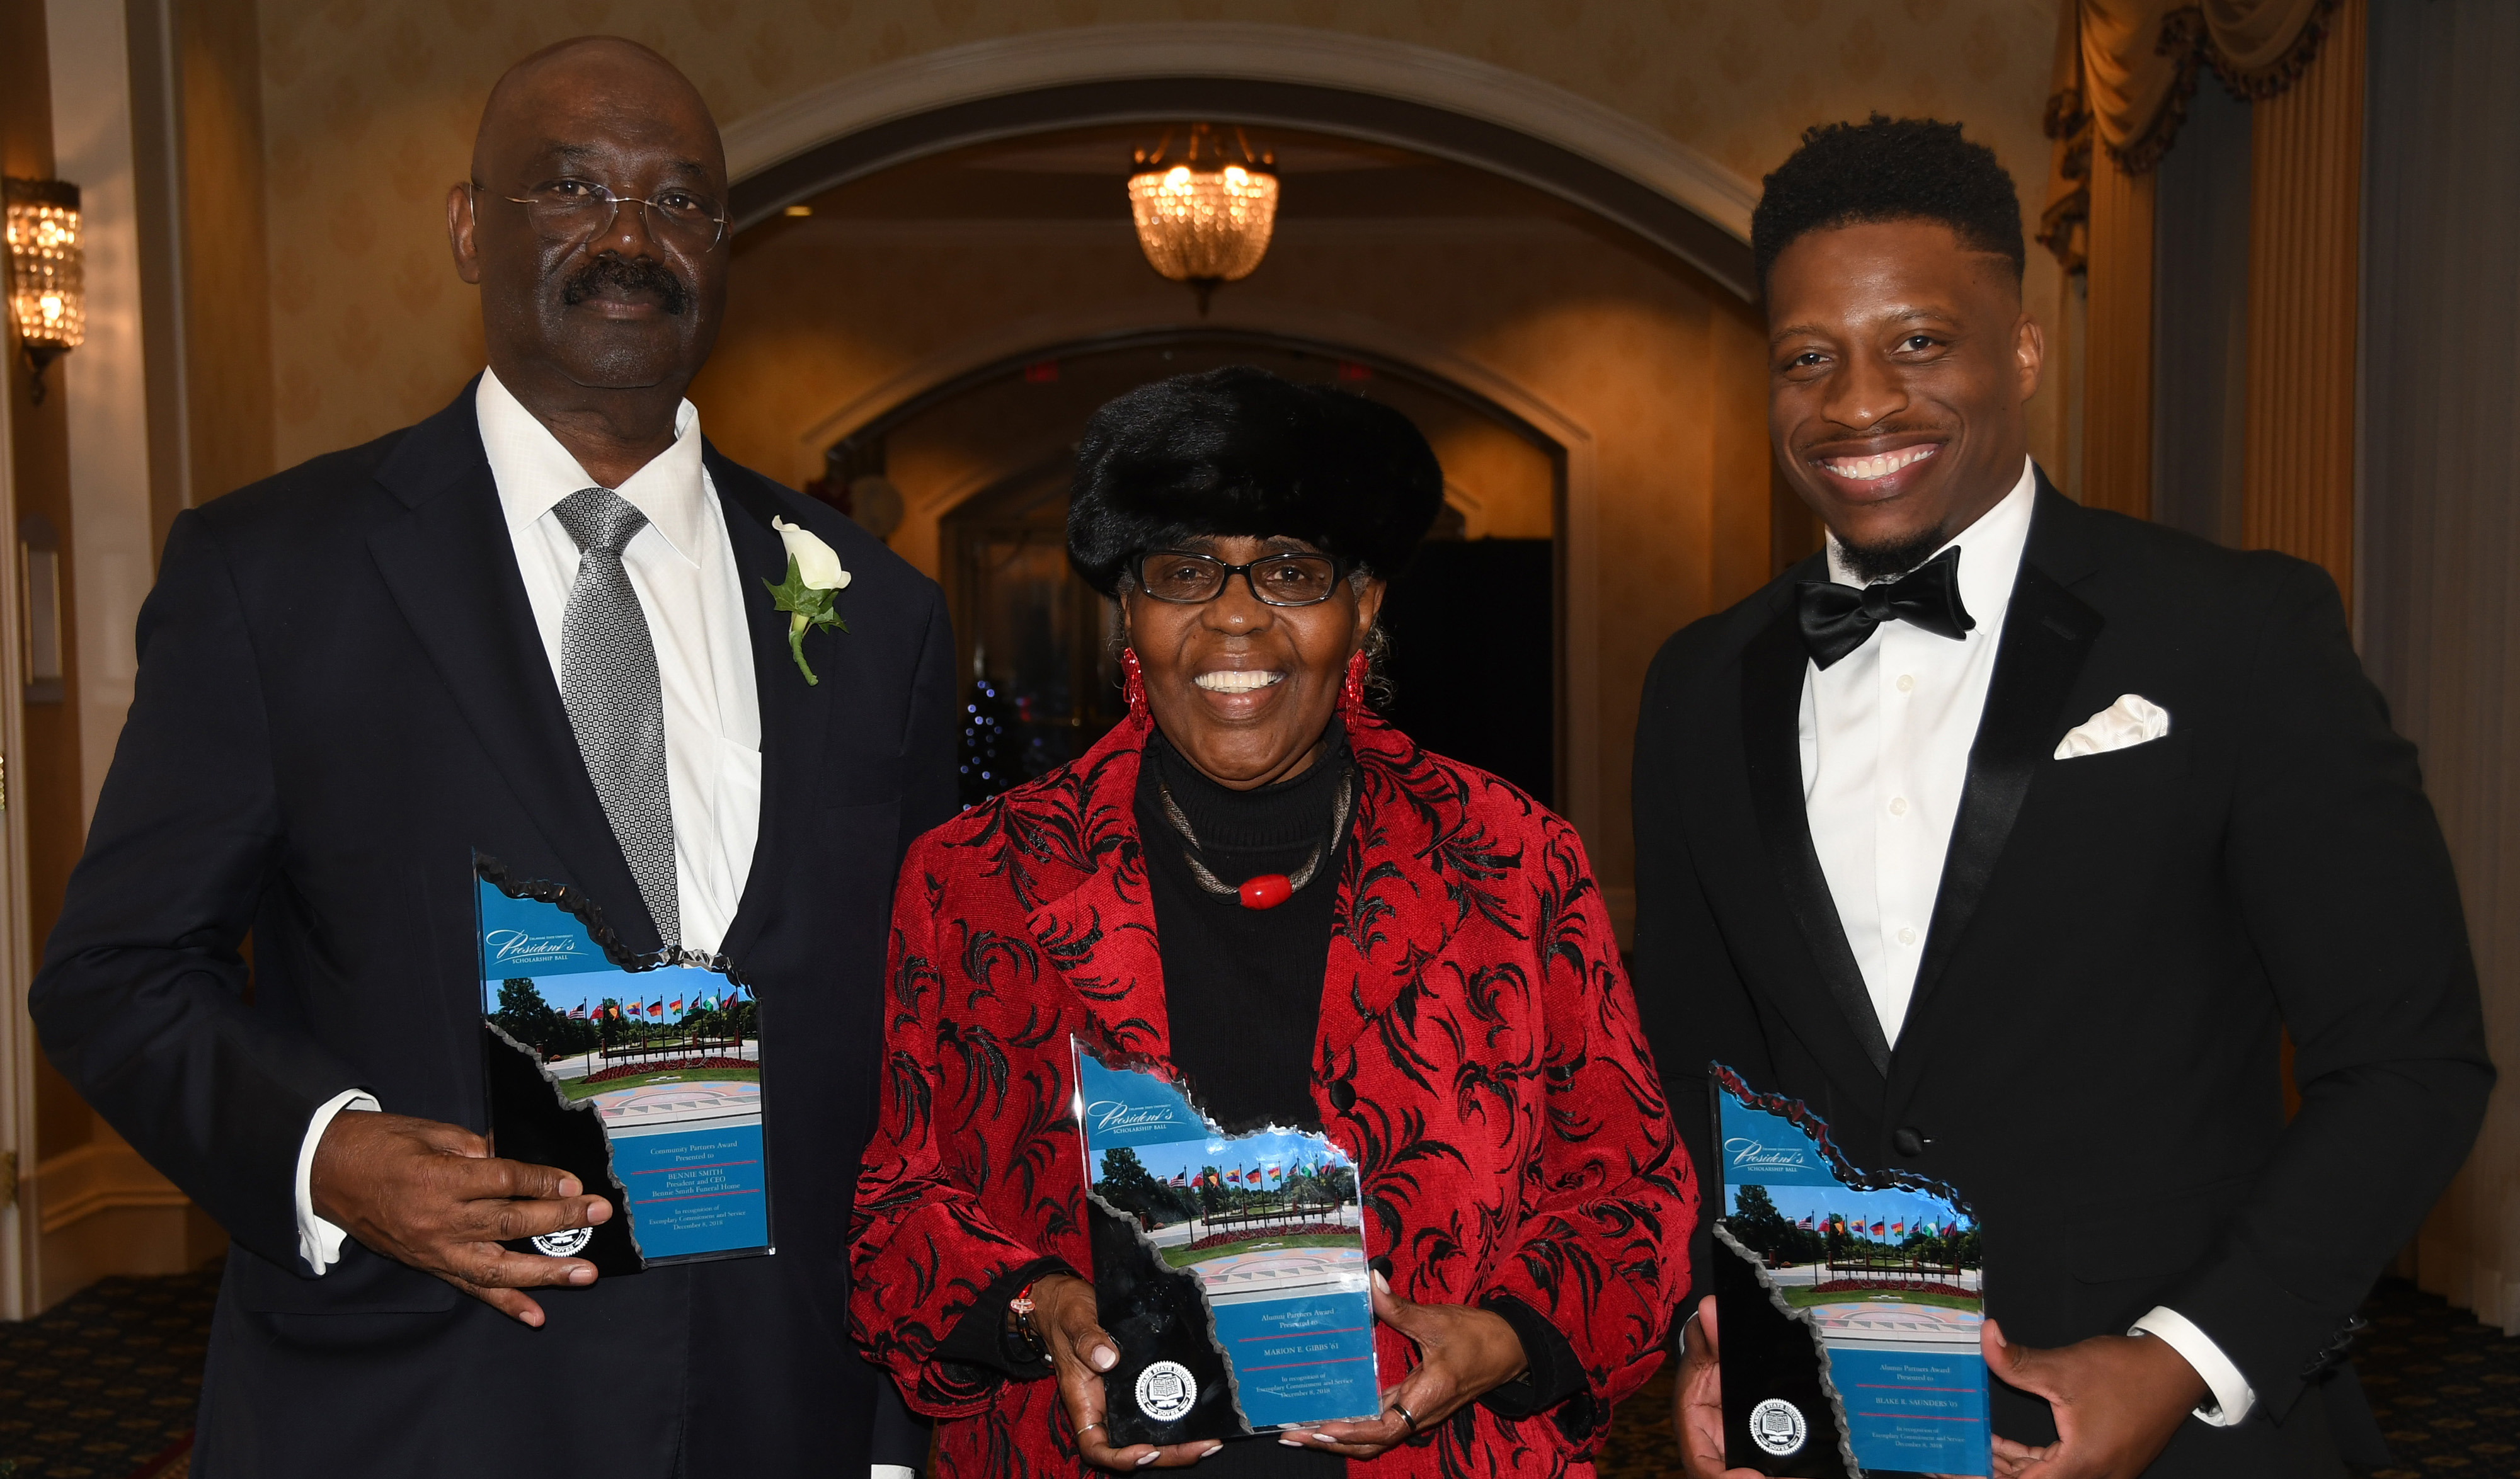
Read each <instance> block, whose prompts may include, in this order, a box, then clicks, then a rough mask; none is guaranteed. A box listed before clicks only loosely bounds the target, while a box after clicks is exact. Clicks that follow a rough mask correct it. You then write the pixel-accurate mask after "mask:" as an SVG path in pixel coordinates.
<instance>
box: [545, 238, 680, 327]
mask: <svg viewBox="0 0 2520 1479" xmlns="http://www.w3.org/2000/svg"><path fill="white" fill-rule="evenodd" d="M607 287H608V288H618V289H620V290H621V291H624V292H650V293H653V294H654V295H655V298H656V306H657V307H659V308H661V309H663V310H664V311H665V312H667V313H669V314H673V315H676V316H679V315H680V314H681V313H682V311H683V308H684V307H685V305H687V304H688V303H690V301H691V296H692V295H691V293H690V291H687V290H686V289H685V288H684V287H683V280H682V279H681V278H678V277H676V276H674V274H673V273H672V272H671V271H669V270H667V268H666V267H665V264H664V263H662V262H658V261H654V260H652V259H650V258H648V257H641V258H639V259H638V260H637V261H632V260H630V259H629V258H627V257H624V256H621V255H618V254H617V253H614V252H609V251H607V252H606V253H604V254H603V255H602V256H599V257H597V258H595V259H594V260H592V261H590V262H588V263H587V264H586V265H585V266H583V267H580V268H579V269H577V271H575V272H573V273H571V274H569V279H568V286H567V287H565V288H563V289H562V290H561V297H560V300H561V301H562V302H563V303H566V304H567V305H568V306H570V307H572V308H574V307H576V306H577V305H578V304H580V303H583V302H585V301H586V300H587V299H588V298H591V297H593V296H595V294H596V292H597V291H599V290H601V289H604V288H607Z"/></svg>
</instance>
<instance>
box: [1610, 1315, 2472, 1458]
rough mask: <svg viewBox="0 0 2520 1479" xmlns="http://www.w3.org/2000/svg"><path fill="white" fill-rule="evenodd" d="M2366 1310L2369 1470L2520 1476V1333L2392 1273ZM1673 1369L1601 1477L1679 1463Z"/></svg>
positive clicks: (1617, 1427)
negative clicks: (2379, 1463) (2375, 1451)
mask: <svg viewBox="0 0 2520 1479" xmlns="http://www.w3.org/2000/svg"><path fill="white" fill-rule="evenodd" d="M2363 1318H2364V1319H2366V1320H2368V1321H2370V1322H2371V1328H2370V1329H2369V1330H2368V1331H2366V1332H2364V1334H2363V1338H2362V1341H2361V1343H2360V1344H2359V1346H2358V1347H2357V1349H2356V1351H2355V1358H2354V1364H2355V1368H2356V1370H2357V1371H2358V1372H2359V1373H2360V1374H2361V1376H2362V1378H2363V1389H2364V1391H2366V1392H2367V1393H2369V1395H2370V1398H2371V1406H2372V1410H2373V1412H2376V1413H2377V1414H2378V1416H2379V1418H2380V1429H2381V1431H2382V1432H2384V1433H2386V1434H2387V1435H2388V1438H2389V1449H2390V1452H2391V1454H2392V1455H2393V1456H2394V1457H2396V1459H2397V1462H2398V1466H2397V1467H2395V1468H2384V1469H2377V1470H2371V1471H2368V1472H2367V1473H2366V1474H2365V1479H2429V1476H2438V1475H2453V1474H2454V1475H2459V1476H2461V1479H2468V1476H2474V1479H2485V1476H2487V1475H2493V1476H2496V1479H2506V1476H2520V1339H2512V1338H2509V1337H2506V1336H2504V1335H2503V1334H2502V1333H2501V1332H2500V1331H2499V1330H2497V1329H2494V1328H2493V1327H2492V1326H2489V1325H2481V1324H2478V1323H2477V1322H2475V1320H2474V1319H2472V1318H2471V1317H2470V1316H2469V1315H2468V1314H2467V1313H2466V1312H2465V1311H2463V1310H2453V1309H2452V1308H2450V1306H2449V1305H2447V1304H2445V1303H2443V1302H2442V1301H2441V1300H2439V1299H2437V1298H2435V1297H2433V1296H2432V1295H2430V1294H2425V1293H2421V1292H2419V1291H2418V1290H2417V1289H2416V1288H2415V1287H2414V1285H2412V1284H2408V1283H2402V1282H2400V1281H2398V1280H2395V1279H2390V1280H2387V1281H2384V1282H2383V1283H2382V1284H2381V1285H2380V1287H2379V1288H2378V1289H2376V1290H2374V1291H2373V1292H2372V1295H2371V1302H2370V1303H2369V1304H2367V1305H2365V1306H2364V1307H2363ZM1668 1372H1669V1368H1668V1367H1666V1368H1665V1369H1664V1370H1663V1371H1661V1372H1657V1373H1656V1374H1655V1376H1654V1379H1653V1380H1652V1381H1651V1382H1650V1383H1648V1384H1647V1385H1646V1387H1645V1389H1644V1390H1643V1391H1642V1392H1640V1393H1638V1394H1637V1395H1636V1396H1635V1397H1633V1398H1631V1399H1629V1400H1628V1401H1627V1402H1624V1403H1622V1404H1620V1406H1619V1412H1618V1419H1617V1421H1616V1422H1615V1423H1614V1424H1613V1425H1612V1427H1611V1431H1610V1439H1609V1442H1608V1443H1607V1444H1605V1445H1604V1446H1603V1448H1602V1453H1601V1457H1600V1459H1599V1462H1598V1472H1599V1474H1600V1479H1662V1476H1664V1475H1666V1474H1677V1473H1679V1472H1680V1451H1679V1449H1678V1448H1677V1447H1676V1446H1675V1445H1674V1444H1673V1442H1672V1436H1671V1378H1670V1375H1669V1374H1668Z"/></svg>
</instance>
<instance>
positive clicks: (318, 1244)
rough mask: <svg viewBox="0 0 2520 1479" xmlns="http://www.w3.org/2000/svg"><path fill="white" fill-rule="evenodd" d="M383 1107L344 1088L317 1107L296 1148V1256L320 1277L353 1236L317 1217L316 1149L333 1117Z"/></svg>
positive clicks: (369, 1096)
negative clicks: (342, 1240)
mask: <svg viewBox="0 0 2520 1479" xmlns="http://www.w3.org/2000/svg"><path fill="white" fill-rule="evenodd" d="M382 1108H384V1105H382V1104H380V1103H378V1102H377V1097H376V1096H375V1095H373V1094H370V1093H368V1092H367V1091H366V1090H364V1089H344V1090H342V1091H341V1092H340V1093H338V1094H337V1095H334V1096H333V1097H332V1098H328V1099H326V1100H325V1101H324V1102H323V1103H321V1104H318V1105H316V1106H315V1117H314V1118H312V1119H310V1120H308V1121H307V1122H306V1139H305V1140H303V1141H302V1142H300V1143H298V1146H297V1256H298V1257H299V1258H302V1259H304V1260H306V1266H307V1267H308V1268H309V1269H312V1270H313V1271H314V1272H315V1277H318V1278H321V1277H324V1271H325V1270H327V1269H330V1268H331V1267H333V1265H334V1264H336V1263H337V1262H339V1261H340V1257H341V1239H342V1238H344V1237H347V1236H349V1235H350V1234H348V1233H344V1232H342V1231H341V1230H340V1229H338V1228H337V1227H335V1226H333V1225H332V1224H331V1223H328V1222H326V1221H325V1220H324V1219H322V1218H320V1217H317V1216H316V1215H315V1147H316V1145H318V1144H319V1143H322V1142H323V1139H324V1132H325V1131H327V1130H330V1129H331V1128H333V1116H335V1115H337V1114H338V1113H340V1112H341V1111H342V1110H344V1109H367V1110H381V1109H382Z"/></svg>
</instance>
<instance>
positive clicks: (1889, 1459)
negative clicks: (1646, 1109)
mask: <svg viewBox="0 0 2520 1479" xmlns="http://www.w3.org/2000/svg"><path fill="white" fill-rule="evenodd" d="M1709 1078H1710V1081H1711V1087H1712V1090H1713V1096H1714V1099H1715V1105H1714V1107H1715V1111H1716V1112H1715V1115H1714V1121H1715V1123H1716V1126H1717V1130H1716V1141H1717V1143H1716V1144H1715V1145H1714V1147H1712V1148H1713V1151H1714V1156H1713V1161H1712V1163H1713V1164H1714V1165H1715V1166H1716V1167H1717V1168H1718V1172H1719V1174H1720V1176H1721V1178H1722V1186H1723V1196H1724V1203H1723V1214H1722V1216H1721V1218H1720V1219H1719V1220H1718V1221H1717V1223H1716V1226H1715V1243H1716V1247H1715V1255H1714V1258H1715V1269H1714V1275H1715V1279H1714V1282H1715V1291H1716V1306H1717V1317H1718V1326H1719V1329H1720V1330H1721V1333H1722V1343H1721V1353H1722V1361H1723V1367H1724V1415H1725V1429H1726V1459H1725V1461H1726V1463H1727V1465H1728V1466H1732V1467H1738V1468H1749V1469H1755V1470H1757V1471H1758V1472H1760V1473H1763V1474H1774V1475H1794V1476H1813V1479H1855V1476H1857V1475H1861V1474H1866V1473H1874V1474H1880V1473H1929V1474H1959V1475H1970V1474H1975V1475H1984V1474H1989V1473H1992V1472H1993V1465H1992V1459H1991V1455H1990V1438H1991V1429H1990V1428H1989V1427H1988V1424H1987V1370H1986V1360H1985V1357H1984V1355H1983V1354H1982V1352H1981V1347H1980V1345H1979V1330H1980V1328H1981V1327H1982V1326H1983V1325H1984V1324H1985V1322H1986V1270H1985V1258H1984V1255H1983V1253H1982V1251H1981V1241H1980V1233H1979V1229H1978V1223H1977V1218H1976V1216H1975V1215H1974V1214H1973V1213H1972V1212H1971V1211H1970V1210H1969V1208H1968V1205H1967V1204H1966V1203H1965V1202H1963V1201H1961V1200H1960V1199H1959V1197H1958V1194H1957V1193H1955V1192H1954V1191H1953V1190H1952V1188H1949V1187H1946V1186H1943V1185H1942V1184H1940V1183H1938V1182H1934V1181H1930V1180H1928V1179H1926V1178H1924V1177H1919V1176H1913V1175H1908V1174H1904V1173H1897V1172H1865V1171H1860V1170H1858V1169H1857V1168H1855V1167H1854V1166H1852V1165H1850V1164H1849V1163H1848V1162H1847V1160H1846V1159H1845V1157H1844V1156H1842V1155H1841V1154H1839V1153H1838V1150H1837V1147H1836V1146H1835V1145H1834V1144H1832V1143H1830V1141H1829V1137H1828V1127H1827V1125H1826V1124H1824V1123H1823V1122H1822V1120H1821V1118H1820V1117H1819V1116H1818V1115H1816V1114H1813V1113H1812V1112H1811V1111H1810V1109H1808V1108H1807V1107H1805V1106H1804V1105H1803V1104H1802V1103H1801V1102H1800V1101H1799V1100H1794V1099H1788V1098H1782V1097H1780V1096H1777V1095H1767V1094H1760V1093H1758V1092H1756V1091H1755V1090H1753V1089H1751V1088H1750V1087H1749V1086H1748V1085H1747V1084H1745V1083H1743V1082H1742V1080H1741V1077H1740V1075H1738V1074H1736V1073H1734V1072H1733V1070H1732V1069H1730V1068H1727V1067H1725V1066H1724V1065H1723V1064H1721V1063H1717V1064H1712V1065H1710V1068H1709Z"/></svg>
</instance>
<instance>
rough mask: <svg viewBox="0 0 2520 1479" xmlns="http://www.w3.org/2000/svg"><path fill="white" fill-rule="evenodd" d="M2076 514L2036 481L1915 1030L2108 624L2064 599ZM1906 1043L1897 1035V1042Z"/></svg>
mask: <svg viewBox="0 0 2520 1479" xmlns="http://www.w3.org/2000/svg"><path fill="white" fill-rule="evenodd" d="M2082 516H2084V515H2083V514H2082V511H2081V510H2080V509H2078V508H2076V507H2075V506H2074V505H2073V504H2072V503H2070V502H2068V501H2067V500H2066V499H2065V497H2064V495H2062V494H2060V493H2058V492H2056V490H2055V489H2054V488H2053V487H2051V486H2049V485H2048V480H2047V478H2046V477H2045V476H2044V475H2043V476H2042V477H2041V478H2040V485H2039V503H2038V508H2037V512H2036V513H2035V514H2034V515H2032V523H2031V530H2030V539H2029V543H2028V547H2027V548H2026V549H2025V550H2024V551H2023V552H2022V558H2021V574H2020V576H2019V577H2018V578H2017V579H2015V581H2014V582H2013V587H2012V601H2011V604H2010V605H2008V606H2007V607H2006V608H2005V612H2004V618H2003V646H2002V647H2001V648H2000V649H1999V650H1997V653H1996V659H1995V674H1994V676H1993V678H1992V679H1990V680H1989V682H1988V685H1987V694H1986V712H1985V714H1984V715H1983V716H1982V717H1981V718H1980V719H1979V720H1978V726H1977V739H1976V740H1975V741H1974V742H1973V743H1972V744H1971V745H1970V746H1969V758H1968V780H1967V783H1966V784H1965V786H1964V787H1963V789H1962V790H1961V792H1960V807H1959V813H1958V816H1957V817H1955V818H1954V819H1953V822H1952V842H1951V850H1950V851H1949V852H1948V853H1946V854H1945V856H1944V863H1943V881H1942V887H1941V889H1940V890H1939V891H1938V892H1937V893H1936V894H1935V896H1934V918H1933V921H1932V923H1931V925H1930V926H1929V927H1928V928H1927V930H1926V932H1925V952H1924V956H1923V958H1922V960H1921V961H1920V962H1919V963H1918V964H1917V968H1916V987H1915V990H1914V991H1913V993H1911V994H1910V996H1909V998H1908V1020H1909V1021H1911V1022H1913V1021H1916V1020H1919V1019H1920V1018H1919V1008H1922V1007H1923V1006H1924V1004H1925V1001H1926V999H1927V998H1928V997H1930V996H1931V995H1932V994H1933V991H1934V988H1935V987H1937V986H1938V985H1940V984H1941V982H1942V977H1943V972H1944V969H1945V967H1947V966H1948V965H1949V964H1951V960H1952V955H1953V953H1954V952H1955V951H1957V950H1958V948H1959V942H1960V940H1961V939H1962V938H1963V937H1964V936H1965V935H1966V933H1967V931H1968V925H1969V920H1970V919H1973V918H1974V917H1975V916H1976V914H1977V908H1978V904H1979V902H1980V901H1982V900H1983V899H1984V898H1985V897H1986V890H1987V885H1988V884H1989V883H1990V882H1991V881H1992V880H1993V879H1994V877H1995V865H1996V862H1997V860H1998V859H2000V858H2001V857H2002V856H2003V848H2004V844H2005V842H2007V841H2008V840H2010V838H2011V836H2012V828H2013V824H2014V823H2015V822H2017V821H2019V820H2020V817H2021V805H2022V802H2023V801H2024V800H2025V799H2026V798H2027V797H2028V796H2029V794H2030V784H2031V781H2032V780H2033V778H2035V777H2036V776H2037V774H2038V771H2039V767H2040V766H2041V765H2042V764H2043V763H2045V762H2047V761H2048V760H2049V759H2051V758H2052V757H2053V755H2054V753H2055V749H2056V741H2057V739H2059V738H2061V737H2062V736H2063V734H2064V732H2065V729H2066V725H2067V720H2068V717H2069V716H2068V715H2067V713H2066V710H2065V703H2066V699H2067V697H2068V695H2070V693H2071V691H2072V689H2073V687H2074V680H2075V679H2076V678H2078V677H2080V676H2081V674H2082V671H2083V663H2084V661H2085V660H2086V659H2087V658H2089V657H2090V656H2091V653H2092V645H2093V642H2094V641H2096V640H2097V639H2098V637H2099V635H2100V628H2101V627H2102V626H2103V625H2105V624H2106V623H2105V622H2104V620H2103V619H2102V617H2101V616H2100V613H2099V612H2097V611H2095V610H2093V609H2092V607H2091V606H2090V605H2086V604H2085V603H2084V602H2082V601H2081V600H2079V599H2077V598H2076V597H2075V596H2074V594H2073V593H2072V592H2071V591H2069V590H2067V589H2066V586H2067V584H2068V583H2069V582H2071V581H2074V580H2078V579H2080V578H2081V577H2082V576H2083V575H2084V574H2086V573H2088V571H2089V569H2090V560H2089V558H2088V555H2087V552H2086V551H2085V550H2084V549H2083V546H2082V543H2081V541H2080V540H2079V539H2077V538H2075V537H2074V536H2075V535H2076V534H2077V533H2078V532H2079V530H2078V529H2077V528H2076V527H2075V521H2076V520H2078V519H2079V518H2081V517H2082ZM1900 1040H1901V1041H1902V1042H1903V1043H1904V1042H1906V1041H1907V1037H1906V1034H1905V1033H1904V1032H1903V1033H1902V1035H1901V1039H1900Z"/></svg>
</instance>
